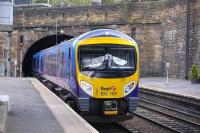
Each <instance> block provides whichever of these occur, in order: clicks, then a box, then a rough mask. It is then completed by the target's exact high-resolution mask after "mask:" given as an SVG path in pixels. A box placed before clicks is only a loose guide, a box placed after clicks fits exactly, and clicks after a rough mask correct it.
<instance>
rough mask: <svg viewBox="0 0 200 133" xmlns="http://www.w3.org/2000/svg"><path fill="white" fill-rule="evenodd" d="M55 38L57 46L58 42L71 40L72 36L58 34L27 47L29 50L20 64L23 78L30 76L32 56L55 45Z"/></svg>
mask: <svg viewBox="0 0 200 133" xmlns="http://www.w3.org/2000/svg"><path fill="white" fill-rule="evenodd" d="M56 38H57V44H59V43H60V42H62V41H64V40H69V39H71V38H73V36H70V35H65V34H58V35H57V37H56V35H50V36H46V37H43V38H41V39H40V40H38V41H36V42H34V43H33V44H32V45H31V46H30V47H29V49H28V50H27V51H26V53H25V55H24V59H23V62H22V71H23V75H24V76H25V77H27V76H29V77H31V76H32V57H33V55H34V54H35V53H37V52H39V51H41V50H43V49H46V48H49V47H51V46H54V45H56Z"/></svg>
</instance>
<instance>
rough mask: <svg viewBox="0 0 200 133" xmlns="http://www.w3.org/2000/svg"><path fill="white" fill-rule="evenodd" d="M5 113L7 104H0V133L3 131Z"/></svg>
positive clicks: (6, 112)
mask: <svg viewBox="0 0 200 133" xmlns="http://www.w3.org/2000/svg"><path fill="white" fill-rule="evenodd" d="M7 114H8V106H7V105H0V133H4V132H5V125H6V119H7Z"/></svg>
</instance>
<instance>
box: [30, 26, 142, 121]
mask: <svg viewBox="0 0 200 133" xmlns="http://www.w3.org/2000/svg"><path fill="white" fill-rule="evenodd" d="M32 64H33V65H32V70H33V71H32V72H33V74H34V75H35V76H36V77H42V78H43V79H46V80H48V81H49V82H51V83H53V84H55V85H56V86H58V87H59V88H62V89H60V91H59V94H58V95H59V96H60V97H62V98H64V101H65V102H67V103H69V105H70V106H72V107H74V108H76V110H78V112H79V114H81V115H82V116H83V117H84V118H86V119H87V120H88V121H93V122H120V121H124V120H128V119H131V118H133V112H134V111H135V110H136V109H137V105H138V101H139V98H138V84H139V50H138V45H137V43H136V41H134V40H133V39H132V38H131V37H129V36H128V35H126V34H124V33H122V32H120V31H117V30H113V29H97V30H92V31H89V32H87V33H84V34H82V35H80V36H78V37H75V38H72V39H70V40H67V41H64V42H62V43H60V44H58V45H55V46H53V47H50V48H47V49H44V50H42V51H39V52H37V53H36V54H34V55H33V60H32Z"/></svg>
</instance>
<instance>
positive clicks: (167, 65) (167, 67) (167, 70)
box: [166, 63, 170, 85]
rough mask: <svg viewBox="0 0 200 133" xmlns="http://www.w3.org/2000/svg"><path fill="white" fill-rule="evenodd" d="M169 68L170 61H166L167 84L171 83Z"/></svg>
mask: <svg viewBox="0 0 200 133" xmlns="http://www.w3.org/2000/svg"><path fill="white" fill-rule="evenodd" d="M169 68H170V63H166V72H167V74H166V76H167V77H166V84H167V85H168V84H169Z"/></svg>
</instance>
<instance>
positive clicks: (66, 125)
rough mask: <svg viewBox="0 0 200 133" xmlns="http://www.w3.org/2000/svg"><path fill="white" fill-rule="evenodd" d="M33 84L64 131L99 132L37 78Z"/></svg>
mask: <svg viewBox="0 0 200 133" xmlns="http://www.w3.org/2000/svg"><path fill="white" fill-rule="evenodd" d="M30 80H31V81H32V84H33V85H34V86H35V88H36V90H37V91H38V92H39V94H40V96H41V97H42V98H43V100H44V101H45V102H46V104H47V106H48V107H49V109H50V110H51V111H52V113H53V114H54V116H55V117H56V119H57V120H58V122H59V123H60V125H61V126H62V127H63V129H64V131H65V132H67V133H97V130H96V129H94V128H93V127H92V126H91V125H90V124H89V123H87V122H86V121H85V120H84V119H83V118H81V117H80V116H79V115H78V114H77V113H76V112H75V111H74V110H72V109H71V108H70V107H69V106H68V105H67V104H66V103H64V102H63V101H62V100H60V98H58V97H57V96H56V95H55V94H54V93H52V92H51V91H49V90H48V89H47V88H46V87H45V86H44V85H43V84H41V83H40V82H39V81H38V80H37V79H35V78H31V79H30Z"/></svg>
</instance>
